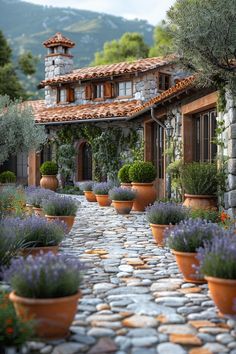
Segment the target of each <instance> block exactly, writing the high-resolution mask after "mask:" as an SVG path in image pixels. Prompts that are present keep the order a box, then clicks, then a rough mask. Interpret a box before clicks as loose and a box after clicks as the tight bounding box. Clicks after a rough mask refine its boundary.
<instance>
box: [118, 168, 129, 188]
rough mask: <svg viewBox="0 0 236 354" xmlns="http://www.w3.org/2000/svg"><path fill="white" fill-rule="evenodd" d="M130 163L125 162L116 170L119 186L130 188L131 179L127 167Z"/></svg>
mask: <svg viewBox="0 0 236 354" xmlns="http://www.w3.org/2000/svg"><path fill="white" fill-rule="evenodd" d="M130 166H131V164H125V165H123V166H122V167H121V169H120V170H119V172H118V180H119V182H120V184H121V187H124V188H131V180H130V178H129V169H130Z"/></svg>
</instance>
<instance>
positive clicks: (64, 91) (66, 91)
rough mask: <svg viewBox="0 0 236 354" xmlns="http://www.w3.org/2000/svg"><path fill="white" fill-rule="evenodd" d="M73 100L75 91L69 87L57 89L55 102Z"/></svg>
mask: <svg viewBox="0 0 236 354" xmlns="http://www.w3.org/2000/svg"><path fill="white" fill-rule="evenodd" d="M74 101H75V91H74V89H73V88H71V87H67V88H58V89H57V103H68V102H74Z"/></svg>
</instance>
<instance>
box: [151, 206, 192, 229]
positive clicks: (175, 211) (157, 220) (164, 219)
mask: <svg viewBox="0 0 236 354" xmlns="http://www.w3.org/2000/svg"><path fill="white" fill-rule="evenodd" d="M146 212H147V219H148V221H149V222H150V223H151V224H159V225H169V224H172V225H175V224H177V223H179V222H180V221H181V220H184V219H186V218H187V217H188V214H189V210H188V209H187V208H185V207H184V206H183V205H180V204H176V203H173V202H167V203H163V202H156V203H154V204H153V205H151V206H149V207H147V208H146Z"/></svg>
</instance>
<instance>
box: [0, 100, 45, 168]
mask: <svg viewBox="0 0 236 354" xmlns="http://www.w3.org/2000/svg"><path fill="white" fill-rule="evenodd" d="M45 141H46V134H45V129H44V127H43V126H37V125H35V122H34V116H33V112H32V109H31V108H30V107H29V106H27V105H26V104H25V103H22V102H20V101H11V100H10V98H9V97H8V96H0V164H2V163H3V162H4V161H6V160H7V159H8V158H9V157H10V156H11V155H16V154H17V153H18V152H29V151H30V150H33V149H38V148H39V147H40V145H41V144H43V143H44V142H45Z"/></svg>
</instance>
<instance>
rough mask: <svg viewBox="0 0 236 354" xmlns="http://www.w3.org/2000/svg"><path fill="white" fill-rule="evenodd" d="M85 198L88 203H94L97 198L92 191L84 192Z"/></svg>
mask: <svg viewBox="0 0 236 354" xmlns="http://www.w3.org/2000/svg"><path fill="white" fill-rule="evenodd" d="M84 195H85V198H86V200H87V201H88V202H96V201H97V198H96V195H95V194H94V193H93V191H84Z"/></svg>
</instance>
